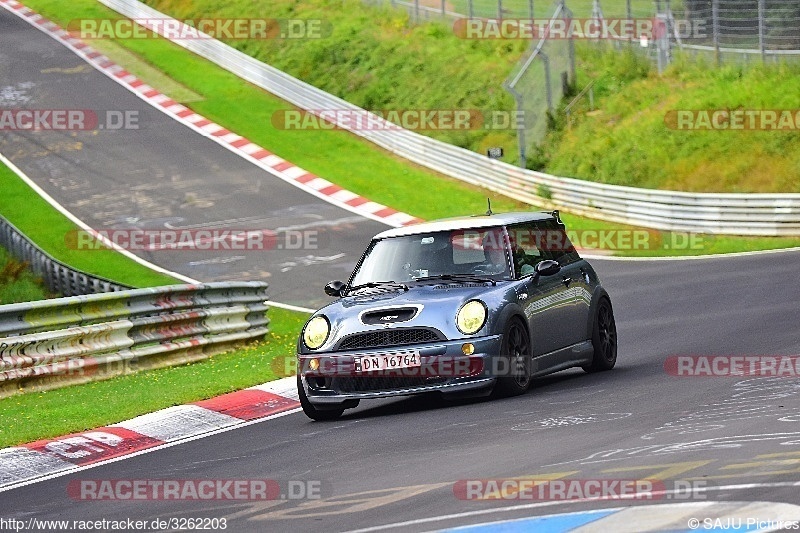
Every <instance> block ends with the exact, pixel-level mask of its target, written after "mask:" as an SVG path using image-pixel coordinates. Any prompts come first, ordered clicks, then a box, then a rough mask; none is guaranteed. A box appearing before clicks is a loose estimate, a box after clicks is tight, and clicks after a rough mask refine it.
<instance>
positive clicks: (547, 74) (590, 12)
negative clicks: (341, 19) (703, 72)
mask: <svg viewBox="0 0 800 533" xmlns="http://www.w3.org/2000/svg"><path fill="white" fill-rule="evenodd" d="M364 1H365V2H366V3H369V4H373V5H383V6H387V7H388V6H391V7H394V8H398V9H405V10H407V12H408V15H409V20H410V21H411V22H412V23H414V22H416V23H421V22H424V21H426V20H434V19H435V20H442V19H449V20H456V19H473V20H478V19H482V20H485V21H486V20H488V21H500V20H503V21H505V22H508V21H509V20H511V19H517V21H518V22H520V24H524V19H533V22H534V25H535V26H537V27H538V28H539V31H538V32H534V34H533V36H532V37H531V45H530V47H529V49H528V51H527V52H526V53H525V54H524V55H523V57H522V58H521V59H520V61H519V62H518V63H517V65H516V67H515V68H514V69H513V71H512V73H511V74H510V76H509V77H508V78H507V79H506V81H505V82H504V84H503V86H504V87H505V88H506V89H507V90H508V91H509V92H510V93H511V94H512V95H513V96H514V99H515V102H516V107H517V116H518V117H524V120H523V121H519V122H518V124H517V134H518V145H519V154H518V155H519V164H520V166H525V164H526V161H527V153H526V152H527V151H528V148H530V147H532V146H534V145H535V144H537V143H539V142H540V141H541V140H542V139H543V138H544V135H545V134H546V132H547V126H548V122H549V120H548V114H551V113H554V112H555V109H557V108H558V104H559V101H560V99H561V98H562V97H563V96H565V95H566V94H568V93H569V92H570V91H571V90H572V89H573V88H574V83H575V54H574V45H573V41H574V39H575V38H576V37H574V36H573V34H572V31H573V30H574V28H576V26H575V24H576V23H577V28H578V30H577V31H581V29H582V28H583V29H585V28H587V27H589V24H591V23H594V22H597V21H600V22H605V23H608V24H609V25H610V26H611V27H612V28H616V27H618V28H621V27H622V26H623V25H625V24H630V25H631V26H632V27H634V28H641V26H646V27H649V31H645V32H639V31H633V32H632V33H633V36H631V35H630V34H628V35H614V32H613V31H612V32H611V33H612V34H611V35H605V34H604V35H603V36H601V37H600V38H598V39H597V41H608V40H611V41H613V42H614V43H615V46H617V47H622V46H632V47H635V48H636V49H637V50H640V51H641V52H642V53H645V54H647V56H648V57H649V58H651V59H652V60H653V62H654V63H655V64H656V66H657V68H658V72H659V73H660V72H662V71H663V70H664V69H665V68H666V67H667V66H668V65H669V64H670V63H671V62H672V60H673V59H674V57H675V52H676V50H681V51H683V52H685V53H687V54H689V55H692V56H700V55H703V56H706V57H707V58H709V59H712V60H714V61H716V62H717V64H722V63H726V62H744V63H747V62H752V61H763V62H773V61H778V60H780V59H783V58H800V0H555V1H552V0H364ZM542 21H544V22H545V23H549V24H550V25H552V24H553V23H554V22H555V21H559V22H562V23H565V24H566V27H567V28H568V30H567V33H566V37H564V34H563V33H561V34H559V36H558V37H554V36H553V34H552V33H550V34H548V32H546V31H545V32H542V31H541V28H544V27H545V26H547V27H548V28H549V27H550V26H548V24H544V25H542ZM466 22H469V21H466ZM601 26H602V24H601ZM458 27H459V23H458V22H457V23H456V24H455V28H454V29H457V28H458ZM620 33H623V34H624V33H625V32H620ZM500 38H505V37H500ZM577 38H581V39H585V35H583V36H580V37H577Z"/></svg>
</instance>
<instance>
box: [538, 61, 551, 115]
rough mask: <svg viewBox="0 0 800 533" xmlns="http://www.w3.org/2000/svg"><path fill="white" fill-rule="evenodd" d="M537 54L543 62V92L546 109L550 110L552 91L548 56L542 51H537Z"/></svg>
mask: <svg viewBox="0 0 800 533" xmlns="http://www.w3.org/2000/svg"><path fill="white" fill-rule="evenodd" d="M539 55H540V56H541V58H542V62H544V83H545V86H546V89H547V90H546V91H545V94H547V109H548V110H550V111H552V110H553V91H552V89H551V88H550V58H549V57H547V54H545V53H544V52H542V51H539Z"/></svg>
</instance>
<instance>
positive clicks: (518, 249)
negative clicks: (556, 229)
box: [508, 222, 550, 278]
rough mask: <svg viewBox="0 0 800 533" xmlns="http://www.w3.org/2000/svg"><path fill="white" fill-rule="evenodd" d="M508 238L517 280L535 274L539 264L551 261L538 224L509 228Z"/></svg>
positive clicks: (518, 225) (517, 225) (530, 223)
mask: <svg viewBox="0 0 800 533" xmlns="http://www.w3.org/2000/svg"><path fill="white" fill-rule="evenodd" d="M508 237H509V239H510V240H511V255H512V257H513V259H514V271H515V273H516V277H517V278H521V277H523V276H529V275H531V274H533V273H534V272H535V270H534V268H535V267H536V265H537V264H539V263H540V262H541V261H544V260H545V259H550V257H549V255H548V254H547V252H546V250H545V249H544V246H542V243H543V241H542V229H541V228H539V227H537V226H536V224H534V223H532V222H529V223H525V224H516V225H514V226H509V227H508Z"/></svg>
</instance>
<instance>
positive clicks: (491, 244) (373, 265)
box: [350, 228, 510, 286]
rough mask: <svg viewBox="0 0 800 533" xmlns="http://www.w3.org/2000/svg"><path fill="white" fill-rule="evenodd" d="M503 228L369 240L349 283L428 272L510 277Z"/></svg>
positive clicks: (419, 275)
mask: <svg viewBox="0 0 800 533" xmlns="http://www.w3.org/2000/svg"><path fill="white" fill-rule="evenodd" d="M506 242H507V239H506V237H505V233H504V231H503V229H502V228H480V229H465V230H462V229H459V230H452V231H439V232H434V233H422V234H417V235H407V236H401V237H389V238H385V239H378V240H374V241H372V243H371V244H370V246H369V248H368V249H367V252H366V253H365V254H364V258H363V259H362V261H361V262H360V263H359V265H358V266H357V267H356V270H355V272H354V273H353V277H352V279H351V280H350V285H351V286H357V285H363V284H365V283H370V282H380V281H395V282H408V281H414V280H416V279H420V278H428V277H431V276H447V275H459V274H462V275H474V276H481V277H486V278H491V279H494V280H498V279H507V278H509V277H510V269H509V264H508V254H507V246H506Z"/></svg>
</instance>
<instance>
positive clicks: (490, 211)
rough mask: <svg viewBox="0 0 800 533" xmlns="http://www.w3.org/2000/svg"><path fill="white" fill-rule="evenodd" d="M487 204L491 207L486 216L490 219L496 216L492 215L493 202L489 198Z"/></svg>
mask: <svg viewBox="0 0 800 533" xmlns="http://www.w3.org/2000/svg"><path fill="white" fill-rule="evenodd" d="M486 203H487V204H488V206H489V209H488V210H487V211H486V216H488V217H490V216H492V215H493V214H494V213H492V201H491V200H490V199H489V198H486Z"/></svg>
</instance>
